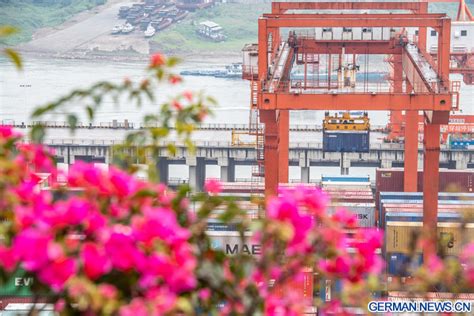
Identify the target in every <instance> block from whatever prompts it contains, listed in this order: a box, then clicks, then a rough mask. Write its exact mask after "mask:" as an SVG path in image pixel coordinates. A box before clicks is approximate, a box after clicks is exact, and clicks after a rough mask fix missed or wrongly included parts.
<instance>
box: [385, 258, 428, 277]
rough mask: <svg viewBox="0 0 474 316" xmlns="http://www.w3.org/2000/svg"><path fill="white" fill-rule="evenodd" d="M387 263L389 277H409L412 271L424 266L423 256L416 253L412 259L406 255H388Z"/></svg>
mask: <svg viewBox="0 0 474 316" xmlns="http://www.w3.org/2000/svg"><path fill="white" fill-rule="evenodd" d="M385 261H386V265H387V273H388V274H389V275H391V276H399V277H407V276H410V275H411V271H413V270H414V269H417V268H418V267H420V266H421V265H422V264H423V254H420V253H416V254H415V255H414V256H413V257H411V256H410V255H408V254H405V253H396V252H395V253H387V254H386V256H385Z"/></svg>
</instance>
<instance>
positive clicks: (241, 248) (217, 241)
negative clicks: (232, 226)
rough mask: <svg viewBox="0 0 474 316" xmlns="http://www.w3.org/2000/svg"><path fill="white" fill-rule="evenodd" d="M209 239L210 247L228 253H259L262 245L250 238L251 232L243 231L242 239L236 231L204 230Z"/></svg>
mask: <svg viewBox="0 0 474 316" xmlns="http://www.w3.org/2000/svg"><path fill="white" fill-rule="evenodd" d="M206 235H207V236H208V237H209V238H210V240H211V247H212V248H214V249H220V250H222V251H224V252H225V253H226V254H228V255H233V254H238V253H244V254H248V255H259V254H261V250H262V247H261V245H260V244H258V243H256V242H254V241H253V240H252V233H251V232H245V233H244V240H243V242H242V239H241V238H240V234H239V232H237V231H206Z"/></svg>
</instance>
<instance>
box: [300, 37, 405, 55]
mask: <svg viewBox="0 0 474 316" xmlns="http://www.w3.org/2000/svg"><path fill="white" fill-rule="evenodd" d="M303 47H304V52H305V53H309V54H339V53H340V52H341V49H342V48H343V47H344V49H345V52H346V54H366V55H372V54H378V55H380V54H391V55H395V54H401V53H402V47H401V46H394V45H393V41H379V40H375V41H370V40H352V41H343V40H320V39H311V38H299V39H298V41H297V46H296V49H297V50H298V53H300V52H299V49H300V48H303Z"/></svg>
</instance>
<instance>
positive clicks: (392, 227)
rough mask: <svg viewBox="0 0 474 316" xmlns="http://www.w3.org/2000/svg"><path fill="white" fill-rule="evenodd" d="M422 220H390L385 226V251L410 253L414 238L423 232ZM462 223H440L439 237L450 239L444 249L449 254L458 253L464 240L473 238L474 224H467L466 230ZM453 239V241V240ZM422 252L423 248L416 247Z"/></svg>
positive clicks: (386, 252) (387, 252)
mask: <svg viewBox="0 0 474 316" xmlns="http://www.w3.org/2000/svg"><path fill="white" fill-rule="evenodd" d="M422 227H423V223H422V222H401V221H398V222H389V221H387V223H386V226H385V243H384V253H385V254H389V253H403V254H408V253H410V245H411V243H412V241H413V240H412V239H413V237H414V236H416V235H417V234H420V233H421V229H422ZM460 228H461V224H460V223H438V230H437V233H438V238H440V240H446V238H449V239H450V242H447V243H446V245H445V248H444V249H442V250H443V251H444V252H445V254H447V255H458V254H459V251H460V250H461V249H462V247H463V245H464V241H467V240H473V237H474V224H471V223H468V224H466V225H465V230H464V231H463V230H461V229H460ZM451 241H452V242H451ZM416 250H417V252H419V253H421V251H422V250H421V249H416Z"/></svg>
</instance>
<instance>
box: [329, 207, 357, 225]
mask: <svg viewBox="0 0 474 316" xmlns="http://www.w3.org/2000/svg"><path fill="white" fill-rule="evenodd" d="M332 219H333V220H334V221H336V222H338V223H340V224H342V225H343V226H344V227H348V228H354V227H356V226H357V218H356V216H355V215H354V214H352V213H351V212H349V211H348V210H346V209H344V208H338V209H337V210H336V212H335V213H334V214H333V215H332Z"/></svg>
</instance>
